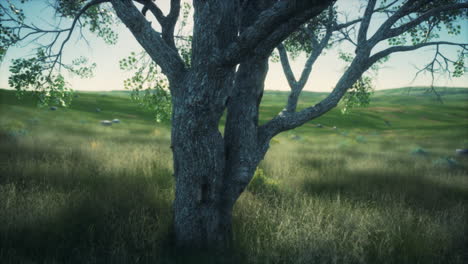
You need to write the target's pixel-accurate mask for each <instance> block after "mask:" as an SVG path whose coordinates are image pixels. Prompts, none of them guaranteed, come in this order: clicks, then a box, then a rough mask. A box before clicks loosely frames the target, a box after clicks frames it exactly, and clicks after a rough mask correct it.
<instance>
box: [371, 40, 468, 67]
mask: <svg viewBox="0 0 468 264" xmlns="http://www.w3.org/2000/svg"><path fill="white" fill-rule="evenodd" d="M438 45H450V46H459V47H461V48H463V49H464V50H466V49H468V44H463V43H454V42H449V41H433V42H426V43H420V44H416V45H412V46H394V47H390V48H387V49H384V50H382V51H379V52H377V53H376V54H374V55H372V56H371V57H370V58H369V61H368V63H369V67H370V66H371V65H372V64H374V63H375V62H377V61H378V60H380V59H382V58H384V57H386V56H388V55H390V54H392V53H395V52H404V51H411V50H416V49H419V48H423V47H427V46H438Z"/></svg>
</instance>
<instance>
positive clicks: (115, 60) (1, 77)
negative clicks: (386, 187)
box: [0, 0, 468, 92]
mask: <svg viewBox="0 0 468 264" xmlns="http://www.w3.org/2000/svg"><path fill="white" fill-rule="evenodd" d="M0 1H2V0H0ZM46 2H47V1H46V0H34V1H31V2H29V3H28V4H27V5H24V6H23V7H22V8H23V9H24V11H25V13H26V16H27V17H29V18H30V19H31V21H32V22H34V23H35V24H36V25H40V26H43V27H50V26H51V25H53V24H55V23H56V20H55V18H54V13H53V11H52V10H51V9H50V8H49V7H47V5H46ZM156 3H158V4H159V5H160V6H161V8H162V9H163V11H167V9H168V3H169V1H168V0H158V1H156ZM19 6H20V5H19ZM338 6H339V10H341V11H346V12H347V13H349V10H353V11H351V12H354V13H349V15H350V18H352V17H354V16H358V15H359V13H358V12H357V11H359V10H360V9H359V0H339V1H338ZM20 7H21V6H20ZM361 11H362V10H361ZM373 19H374V18H373ZM378 20H379V19H378V18H375V19H374V21H373V23H372V24H371V28H370V33H372V30H375V28H376V26H375V25H378V24H379V23H378V22H379V21H378ZM155 24H156V22H153V25H155ZM372 25H373V26H374V29H373V28H372ZM115 31H116V32H117V33H118V34H119V42H118V43H117V44H116V45H107V44H105V43H104V41H103V40H101V39H99V38H98V37H96V36H94V35H93V34H92V33H89V32H85V36H86V38H87V42H86V41H83V40H80V39H79V38H78V37H77V36H78V35H79V34H78V32H75V33H74V34H73V37H72V39H71V41H70V42H68V43H67V45H66V47H65V50H64V60H65V62H66V61H68V62H70V61H71V60H73V59H74V58H77V57H80V56H85V57H87V58H88V59H89V60H90V61H91V62H95V63H96V64H97V68H96V70H95V74H94V77H93V78H90V79H81V78H78V77H74V76H70V75H69V74H64V75H65V77H66V80H67V81H68V82H69V83H70V84H71V86H72V88H73V89H75V90H86V91H109V90H121V89H123V81H124V79H125V78H128V77H129V76H131V73H129V72H124V71H122V70H120V69H119V60H120V59H122V58H124V57H126V56H128V55H129V54H130V52H132V51H136V52H138V51H140V50H141V47H140V46H139V44H138V43H137V41H136V40H135V39H134V37H133V36H132V35H131V33H130V32H129V31H128V29H127V28H126V27H125V26H124V25H123V24H122V23H117V24H116V25H115ZM441 36H442V38H443V39H444V40H449V41H453V42H459V43H468V21H463V22H462V33H461V34H460V35H459V36H456V37H451V38H448V36H447V35H444V34H443V35H441ZM31 47H32V45H31V44H29V45H23V46H17V47H12V48H11V49H9V50H8V53H7V55H6V57H5V60H4V61H3V63H2V64H0V88H9V86H8V76H9V71H8V69H9V66H10V65H11V63H10V61H11V59H14V58H19V57H27V56H29V55H31V54H32V53H33V52H32V50H31ZM444 50H445V51H446V53H447V54H449V55H452V56H453V55H454V54H456V50H455V49H454V48H444ZM339 51H344V52H351V53H353V51H354V47H352V46H351V45H342V46H340V47H336V48H333V49H331V50H328V51H326V52H325V55H322V56H321V57H320V58H319V59H318V60H317V62H316V63H315V65H314V67H313V70H312V74H311V77H310V79H309V82H308V83H307V85H306V86H305V88H304V90H308V91H321V92H326V91H331V90H332V89H333V87H334V85H335V84H336V82H337V81H338V79H339V78H340V77H341V75H342V73H343V71H344V68H345V66H346V65H345V63H344V62H342V61H341V60H340V59H338V52H339ZM432 55H433V48H430V47H429V48H425V49H420V50H417V51H412V52H406V53H398V54H393V55H391V57H390V60H389V61H388V62H386V63H385V64H384V65H383V68H382V69H381V70H380V71H379V72H378V75H377V76H376V77H375V81H374V86H375V89H376V90H380V89H389V88H399V87H406V86H425V85H430V84H431V78H430V76H429V75H428V74H427V75H420V76H419V77H418V78H417V79H416V80H414V77H415V73H416V72H417V69H418V68H417V67H418V66H419V67H421V66H423V65H425V64H426V63H428V62H429V61H430V60H431V56H432ZM305 60H306V58H305V57H300V58H298V59H296V60H295V61H293V62H292V68H293V70H294V72H295V74H296V76H300V72H301V70H302V67H303V65H304V63H305ZM297 78H298V77H297ZM435 85H437V86H455V87H468V74H465V75H464V76H463V77H461V78H451V79H450V78H447V75H444V76H436V80H435ZM265 89H267V90H285V91H286V90H289V86H288V84H287V81H286V78H285V77H284V74H283V71H282V68H281V65H280V63H272V62H270V70H269V72H268V75H267V79H266V81H265Z"/></svg>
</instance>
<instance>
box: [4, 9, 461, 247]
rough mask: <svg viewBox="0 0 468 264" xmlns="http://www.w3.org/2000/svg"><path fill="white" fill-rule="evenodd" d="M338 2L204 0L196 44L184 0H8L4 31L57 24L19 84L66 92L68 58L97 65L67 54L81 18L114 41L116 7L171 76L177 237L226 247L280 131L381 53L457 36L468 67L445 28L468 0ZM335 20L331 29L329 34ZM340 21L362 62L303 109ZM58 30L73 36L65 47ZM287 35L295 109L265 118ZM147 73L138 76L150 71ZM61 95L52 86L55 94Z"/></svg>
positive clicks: (12, 34)
mask: <svg viewBox="0 0 468 264" xmlns="http://www.w3.org/2000/svg"><path fill="white" fill-rule="evenodd" d="M21 2H25V1H24V0H23V1H21ZM334 2H335V1H332V0H291V1H284V0H281V1H277V0H258V1H253V0H234V1H222V0H210V1H206V0H194V1H193V7H194V23H193V31H192V32H193V33H192V35H191V36H190V37H185V38H186V40H187V41H189V43H190V50H189V51H187V49H186V46H185V48H184V47H181V45H178V44H177V43H176V39H177V38H178V37H179V36H178V35H177V34H175V28H176V23H177V20H178V18H179V13H180V11H181V1H180V0H171V1H170V3H171V5H170V10H169V12H168V13H167V14H164V13H163V11H162V10H161V9H160V8H159V7H158V5H157V2H154V1H148V0H90V1H68V0H58V1H56V2H55V5H53V7H55V8H56V10H57V12H58V14H59V15H61V16H64V17H70V18H73V21H72V24H71V25H70V27H67V28H64V29H60V28H57V29H54V30H44V29H40V28H37V27H34V26H33V25H27V24H25V23H23V22H24V16H22V12H21V10H19V9H18V8H16V7H15V6H14V5H13V4H12V2H11V1H10V0H7V1H6V3H2V4H1V5H0V7H1V9H0V10H1V13H0V18H1V19H2V21H5V22H6V23H5V24H2V26H1V29H2V30H3V31H2V32H8V34H6V35H5V36H6V37H5V38H4V37H3V36H2V42H0V45H1V51H2V54H4V53H5V52H6V50H7V48H8V47H9V46H11V45H14V44H16V43H18V42H20V41H25V40H27V39H28V38H29V37H31V36H33V37H34V36H39V35H41V34H52V35H54V36H56V37H55V38H53V39H52V42H51V43H48V44H45V45H44V44H43V45H42V46H41V47H40V48H39V49H38V55H37V56H36V57H34V58H32V59H29V60H28V59H19V60H15V61H14V62H13V66H12V75H11V77H10V84H11V85H12V86H13V87H15V88H17V90H19V91H24V90H25V89H26V88H33V89H42V90H41V91H47V90H54V91H58V92H57V94H55V95H54V96H55V97H57V98H60V97H61V96H62V95H64V94H66V92H67V91H66V89H65V88H64V87H65V86H64V84H63V81H61V80H62V79H63V78H62V77H61V75H59V74H54V72H56V68H60V65H61V67H65V68H66V69H69V70H71V71H72V72H75V73H77V74H79V75H83V76H87V75H89V72H90V69H91V68H92V67H93V66H92V65H91V66H83V65H84V63H85V61H84V60H79V61H77V62H75V63H74V65H71V66H70V65H65V64H62V62H61V56H62V50H63V46H64V44H65V43H66V42H67V41H68V39H69V38H70V35H71V34H72V32H73V30H75V27H84V26H88V27H89V28H90V30H91V31H93V32H96V33H98V35H100V36H102V37H104V39H106V40H107V41H108V42H110V43H113V42H115V38H114V36H115V34H114V33H113V32H112V30H111V28H110V25H111V22H112V16H111V14H112V13H113V12H115V14H116V15H117V17H118V18H119V20H120V21H122V22H123V23H124V24H125V25H126V26H127V28H128V29H129V30H130V31H131V33H132V34H133V36H134V37H135V38H136V40H137V41H138V42H139V43H140V45H141V46H142V47H143V49H144V51H145V52H146V53H147V54H148V55H149V56H150V58H151V60H152V61H151V63H149V65H153V66H152V67H155V65H157V66H158V68H160V70H161V72H162V73H163V74H164V75H165V77H166V78H167V81H168V83H169V90H170V94H171V97H170V98H171V103H172V114H171V123H172V127H171V129H172V132H171V137H172V139H171V148H172V151H173V157H174V176H175V185H176V186H175V188H176V190H175V200H174V204H173V208H174V231H175V238H176V241H177V243H178V245H179V246H196V247H225V246H227V245H229V241H230V238H231V233H232V229H231V214H232V210H233V206H234V204H235V202H236V200H237V199H238V198H239V196H240V195H241V194H242V192H243V191H244V190H245V188H246V187H247V185H248V184H249V182H250V180H251V179H252V177H253V175H254V172H255V170H256V168H257V165H258V164H259V162H260V161H261V160H262V159H263V158H264V156H265V154H266V152H267V150H268V148H269V142H270V140H271V139H272V138H273V137H274V136H276V135H277V134H279V133H281V132H284V131H287V130H290V129H293V128H295V127H298V126H301V125H303V124H304V123H306V122H308V121H310V120H312V119H314V118H316V117H319V116H321V115H323V114H324V113H326V112H328V111H329V110H331V109H332V108H334V107H335V106H336V105H337V104H338V102H339V101H340V99H341V98H342V97H343V96H344V95H345V94H346V92H347V91H348V90H349V89H351V88H352V87H353V85H354V84H355V83H356V82H357V81H358V80H359V79H360V78H361V77H362V75H363V74H364V73H365V72H366V71H367V70H368V69H369V68H370V67H372V65H374V64H375V63H376V62H378V61H381V60H382V59H384V58H385V57H387V56H388V55H390V54H391V53H394V52H403V51H411V50H415V49H418V48H421V47H427V46H435V47H439V46H441V45H456V46H458V47H460V48H461V52H460V58H459V59H458V60H450V59H449V58H447V57H446V56H443V55H441V56H442V57H441V58H443V60H444V62H445V63H447V64H446V65H447V66H446V69H448V70H450V69H452V66H449V64H450V62H453V63H454V64H455V68H454V69H455V71H456V72H457V73H458V74H461V73H460V72H462V71H463V70H464V64H463V61H464V59H463V58H464V56H465V54H466V50H467V45H466V44H459V43H452V42H448V41H435V40H434V39H436V38H437V37H438V36H437V34H436V33H437V31H440V30H442V29H443V28H442V27H445V28H446V29H448V30H449V31H453V32H454V33H456V32H457V27H456V22H457V19H458V18H459V17H460V16H466V10H467V8H468V4H467V3H464V2H459V1H455V0H444V1H428V0H408V1H398V0H395V1H385V0H383V1H381V5H380V6H379V7H376V5H377V1H376V0H369V1H367V2H366V7H365V10H364V13H363V14H362V16H361V17H360V18H357V19H356V20H353V21H348V22H342V23H338V22H337V21H336V15H335V12H334V10H333V8H331V6H332V5H333V4H334ZM138 7H140V8H138ZM376 14H379V15H380V16H381V17H380V20H381V21H382V23H381V25H380V26H379V27H378V28H377V30H375V32H374V33H373V34H370V30H369V26H370V24H371V21H372V20H373V16H375V15H376ZM149 15H152V16H154V17H155V19H156V20H157V22H158V24H159V26H160V28H161V32H158V31H157V29H156V28H157V27H156V26H153V25H152V23H151V22H149V20H148V18H147V17H148V16H149ZM374 18H375V17H374ZM372 23H375V22H372ZM354 26H359V29H358V34H357V38H356V39H355V40H353V39H352V38H351V36H350V33H349V32H350V30H351V27H354ZM323 30H325V34H324V35H323V36H322V37H321V40H320V39H319V37H320V32H321V31H323ZM301 32H302V33H301ZM304 32H305V33H304ZM335 33H339V34H338V36H342V39H344V40H348V41H351V42H352V43H354V44H355V46H356V51H355V54H353V55H350V56H349V62H350V65H349V67H347V69H346V71H345V73H344V74H343V76H342V77H341V79H340V80H339V81H338V83H337V84H336V86H335V88H334V89H333V91H332V92H331V93H330V94H329V95H328V96H327V97H326V98H325V99H324V100H322V101H321V102H319V103H317V104H315V105H313V106H310V107H308V108H305V109H303V110H301V111H296V105H297V100H298V98H299V95H300V92H301V91H302V88H303V87H304V84H305V82H306V80H307V77H308V75H309V74H310V68H311V67H312V64H313V62H314V61H315V60H316V58H317V57H318V56H319V55H320V54H321V52H322V50H323V49H324V48H325V47H326V46H327V45H328V44H329V41H330V39H332V36H333V35H336V34H335ZM62 34H66V37H65V39H63V40H62V41H58V39H59V36H61V35H62ZM317 34H318V35H317ZM316 35H317V36H316ZM369 35H370V36H369ZM305 37H307V38H305ZM301 38H302V39H303V40H304V41H302V40H301ZM407 39H410V40H411V41H412V44H411V45H406V42H405V41H406V40H407ZM387 40H390V46H388V47H386V48H384V49H381V50H378V51H374V49H375V47H376V45H377V44H379V43H380V42H383V41H387ZM57 42H61V44H60V45H59V48H55V49H54V46H55V45H56V44H57ZM185 43H187V42H185ZM281 43H283V44H281ZM185 45H187V44H185ZM276 47H279V51H280V54H281V59H282V62H283V65H285V66H286V67H285V70H286V74H287V76H288V81H289V83H290V84H292V87H293V88H292V93H291V96H290V97H289V102H288V103H287V105H286V107H285V109H284V110H283V111H281V112H280V113H279V114H278V115H277V116H275V117H274V118H272V119H271V120H270V121H268V122H266V123H265V124H259V121H258V119H259V106H260V102H261V100H262V95H263V90H264V80H265V77H266V73H267V71H268V60H269V57H270V55H271V54H272V52H273V51H274V49H275V48H276ZM294 47H296V48H297V49H298V50H299V51H305V52H306V53H308V54H309V55H310V58H309V61H308V62H307V64H306V67H305V71H304V74H303V77H301V79H300V81H299V82H297V81H295V79H294V76H292V75H291V73H292V71H290V69H288V63H287V61H286V56H285V54H286V51H287V50H288V49H289V51H292V50H293V49H294ZM440 54H442V53H440ZM435 61H437V60H435ZM434 65H436V64H433V66H434ZM440 65H441V66H444V65H445V64H440ZM73 66H74V67H73ZM77 67H78V68H77ZM432 70H433V71H434V68H432ZM143 79H145V78H138V81H142V80H143ZM49 97H50V93H49V94H48V97H47V96H46V97H45V98H49ZM225 111H226V112H227V117H226V124H225V130H224V134H221V132H220V131H219V122H220V119H221V117H222V115H223V113H224V112H225Z"/></svg>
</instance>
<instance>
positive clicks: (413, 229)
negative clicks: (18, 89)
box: [0, 88, 468, 264]
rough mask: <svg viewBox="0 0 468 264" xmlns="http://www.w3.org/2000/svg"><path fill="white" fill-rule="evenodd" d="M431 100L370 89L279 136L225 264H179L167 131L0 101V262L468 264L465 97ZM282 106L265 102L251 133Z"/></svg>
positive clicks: (112, 105) (88, 102)
mask: <svg viewBox="0 0 468 264" xmlns="http://www.w3.org/2000/svg"><path fill="white" fill-rule="evenodd" d="M442 92H443V99H444V104H440V103H438V102H437V100H435V98H434V97H433V96H431V95H429V94H427V93H424V89H423V88H413V89H412V90H411V92H410V93H409V94H408V90H407V89H398V90H388V91H379V92H377V93H376V94H375V95H374V97H373V101H372V103H371V105H370V106H369V107H368V108H362V109H355V110H353V111H352V112H351V113H350V114H347V115H342V114H341V113H340V111H339V110H338V109H336V110H333V111H331V112H330V113H328V114H326V115H325V116H323V117H321V118H319V119H317V120H313V121H312V122H309V123H308V124H306V125H305V126H303V127H301V128H298V129H295V130H293V131H290V132H286V133H283V134H281V135H279V136H278V137H276V138H275V139H274V140H273V142H272V144H271V148H270V151H269V152H268V154H267V156H266V158H265V160H264V161H263V162H262V163H261V165H260V166H259V169H258V171H257V175H256V176H255V178H254V181H253V182H252V183H251V185H250V186H249V188H248V191H246V192H245V193H244V194H243V195H242V196H241V198H240V200H239V201H238V203H237V204H236V207H235V210H234V219H233V221H234V223H233V224H234V229H235V237H234V240H235V249H234V252H233V253H231V254H229V255H224V256H221V255H218V256H210V254H209V253H208V254H201V255H200V256H194V255H189V256H187V255H184V254H180V252H176V251H174V250H173V249H172V247H171V243H172V241H171V233H170V230H171V228H170V225H171V218H172V212H171V201H172V199H173V196H174V191H173V178H172V163H171V160H172V157H171V152H170V148H169V146H170V143H169V141H170V138H169V127H168V126H167V125H160V124H156V123H155V122H154V121H153V117H152V116H151V114H149V113H145V112H143V111H142V110H139V109H138V107H136V106H135V104H134V103H132V102H131V101H130V100H129V99H128V96H127V95H126V94H125V93H121V92H111V93H78V97H77V98H75V99H74V102H73V105H72V107H71V108H69V109H64V108H58V109H57V110H56V111H51V110H49V109H48V108H38V107H36V104H35V102H34V100H33V99H32V98H25V99H24V100H22V101H19V100H17V99H16V97H15V95H14V93H13V92H12V91H6V90H0V262H1V263H197V261H198V262H201V263H209V262H210V261H211V263H220V262H229V261H230V262H233V263H395V264H397V263H412V264H413V263H460V264H461V263H468V158H466V157H461V156H457V155H455V149H457V148H468V89H455V88H452V89H446V90H445V91H442ZM323 96H324V94H318V93H305V94H304V96H303V98H302V100H301V101H300V108H301V107H304V106H306V105H310V104H311V103H313V102H316V101H317V100H319V99H320V98H322V97H323ZM286 97H287V94H286V93H283V92H267V93H266V95H265V99H264V101H263V103H262V108H261V120H262V122H264V121H265V120H267V119H268V118H270V117H271V116H272V115H274V114H276V113H277V112H278V111H279V110H281V108H282V106H283V105H284V102H285V101H286ZM96 108H100V109H101V110H102V111H100V112H96ZM114 118H118V119H120V120H121V121H122V122H121V123H120V124H114V125H112V126H111V127H104V126H101V125H100V123H99V121H100V120H103V119H114ZM317 124H321V125H322V127H317ZM334 126H336V129H334V128H333V127H334Z"/></svg>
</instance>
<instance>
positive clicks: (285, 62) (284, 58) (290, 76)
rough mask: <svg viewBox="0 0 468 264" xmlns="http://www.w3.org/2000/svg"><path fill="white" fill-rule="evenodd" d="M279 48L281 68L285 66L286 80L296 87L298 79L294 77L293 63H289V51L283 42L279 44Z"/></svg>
mask: <svg viewBox="0 0 468 264" xmlns="http://www.w3.org/2000/svg"><path fill="white" fill-rule="evenodd" d="M277 49H278V52H279V56H280V61H281V68H283V72H284V76H286V80H288V83H289V86H290V87H294V86H296V83H297V81H296V78H295V77H294V72H293V71H292V69H291V64H290V63H289V59H288V53H287V52H286V49H285V48H284V45H283V44H279V45H278V47H277Z"/></svg>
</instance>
